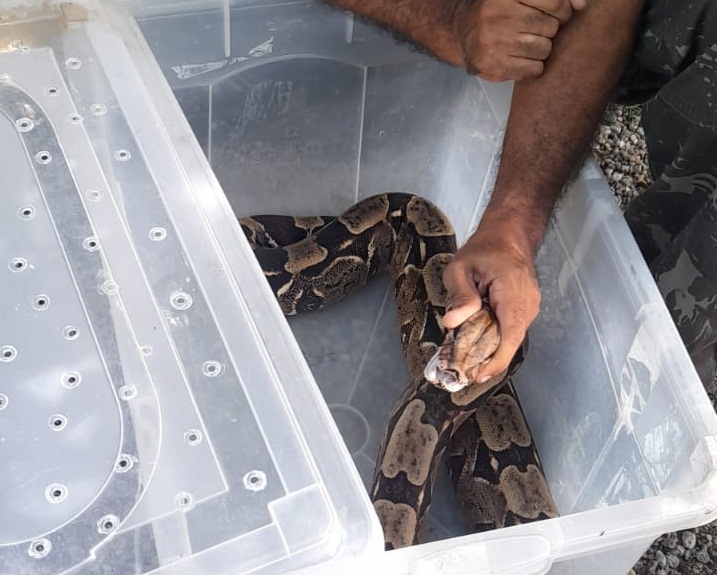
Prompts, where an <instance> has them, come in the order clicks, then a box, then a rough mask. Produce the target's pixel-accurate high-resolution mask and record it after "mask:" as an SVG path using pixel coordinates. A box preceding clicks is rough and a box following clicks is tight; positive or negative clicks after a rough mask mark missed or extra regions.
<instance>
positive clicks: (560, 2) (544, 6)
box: [520, 0, 577, 25]
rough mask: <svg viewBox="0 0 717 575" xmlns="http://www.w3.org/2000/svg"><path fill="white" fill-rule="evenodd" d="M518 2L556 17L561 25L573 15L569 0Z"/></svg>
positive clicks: (528, 0)
mask: <svg viewBox="0 0 717 575" xmlns="http://www.w3.org/2000/svg"><path fill="white" fill-rule="evenodd" d="M575 1H577V0H575ZM520 2H521V4H523V5H525V6H530V7H531V8H535V9H536V10H540V11H541V12H544V13H545V14H549V15H550V16H553V17H554V18H557V19H558V20H559V21H560V24H561V25H562V24H565V23H566V22H567V21H568V20H570V17H571V16H572V15H573V6H572V4H571V2H570V1H569V0H520Z"/></svg>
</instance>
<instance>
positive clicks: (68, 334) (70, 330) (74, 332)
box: [62, 325, 80, 341]
mask: <svg viewBox="0 0 717 575" xmlns="http://www.w3.org/2000/svg"><path fill="white" fill-rule="evenodd" d="M79 335H80V331H79V330H78V329H77V328H76V327H75V326H74V325H68V326H67V327H66V328H65V329H63V330H62V337H64V338H65V339H67V340H70V341H72V340H73V339H77V338H78V337H79Z"/></svg>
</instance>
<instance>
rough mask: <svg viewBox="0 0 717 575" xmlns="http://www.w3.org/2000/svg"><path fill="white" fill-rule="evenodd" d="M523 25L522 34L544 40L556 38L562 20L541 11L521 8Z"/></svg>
mask: <svg viewBox="0 0 717 575" xmlns="http://www.w3.org/2000/svg"><path fill="white" fill-rule="evenodd" d="M521 8H522V17H523V25H522V29H520V31H521V32H524V33H526V34H536V35H538V36H543V37H544V38H555V36H557V34H558V31H559V30H560V20H558V19H557V18H555V17H554V16H551V15H550V14H545V13H544V12H541V11H540V10H535V9H533V8H528V7H527V6H521Z"/></svg>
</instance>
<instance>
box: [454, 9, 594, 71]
mask: <svg viewBox="0 0 717 575" xmlns="http://www.w3.org/2000/svg"><path fill="white" fill-rule="evenodd" d="M584 7H585V0H461V2H460V4H459V5H458V7H457V8H456V11H455V13H454V31H455V34H456V36H457V39H458V41H459V42H460V43H461V46H462V48H463V61H464V66H465V68H466V70H467V71H468V72H469V73H471V74H476V75H477V76H480V77H481V78H483V79H485V80H490V81H492V82H502V81H505V80H523V79H526V78H536V77H538V76H540V75H541V74H542V73H543V66H544V62H545V60H546V59H547V58H548V56H550V52H551V50H552V48H553V42H552V39H553V38H555V36H556V35H557V33H558V31H559V30H560V27H561V26H562V25H563V24H565V23H566V22H567V21H568V20H569V19H570V17H571V16H572V15H573V11H574V10H581V9H583V8H584Z"/></svg>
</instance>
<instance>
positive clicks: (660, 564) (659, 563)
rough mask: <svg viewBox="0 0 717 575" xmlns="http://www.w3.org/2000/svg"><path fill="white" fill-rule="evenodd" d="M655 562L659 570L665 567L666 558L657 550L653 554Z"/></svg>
mask: <svg viewBox="0 0 717 575" xmlns="http://www.w3.org/2000/svg"><path fill="white" fill-rule="evenodd" d="M655 561H657V566H658V567H660V568H661V569H664V568H665V567H667V558H666V557H665V554H664V553H663V552H662V551H660V550H659V549H658V550H657V551H656V552H655Z"/></svg>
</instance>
